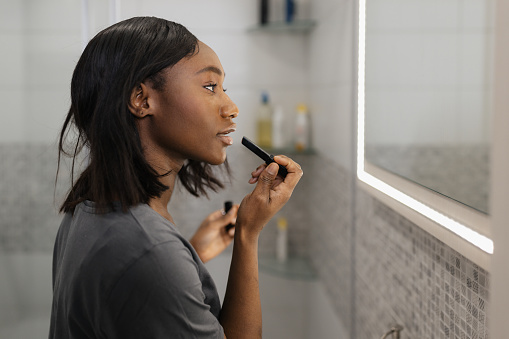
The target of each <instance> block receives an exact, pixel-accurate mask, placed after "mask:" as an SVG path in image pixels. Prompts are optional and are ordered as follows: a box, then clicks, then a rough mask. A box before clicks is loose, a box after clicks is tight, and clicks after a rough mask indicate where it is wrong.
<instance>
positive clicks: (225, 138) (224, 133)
mask: <svg viewBox="0 0 509 339" xmlns="http://www.w3.org/2000/svg"><path fill="white" fill-rule="evenodd" d="M235 131H236V129H235V127H232V128H229V129H227V130H225V131H222V132H220V133H218V134H217V137H218V138H219V139H220V140H221V141H222V142H223V143H224V144H226V145H233V138H232V137H230V136H229V135H228V134H230V133H233V132H235Z"/></svg>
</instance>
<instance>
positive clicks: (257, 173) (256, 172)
mask: <svg viewBox="0 0 509 339" xmlns="http://www.w3.org/2000/svg"><path fill="white" fill-rule="evenodd" d="M265 167H267V165H266V164H262V165H260V166H258V167H257V168H256V169H255V170H254V171H253V172H251V178H250V179H249V183H250V184H254V183H256V182H257V181H258V177H259V176H260V174H261V173H262V172H263V170H264V169H265Z"/></svg>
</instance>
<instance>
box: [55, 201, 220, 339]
mask: <svg viewBox="0 0 509 339" xmlns="http://www.w3.org/2000/svg"><path fill="white" fill-rule="evenodd" d="M220 310H221V305H220V301H219V297H218V294H217V290H216V287H215V285H214V282H213V280H212V278H211V276H210V274H209V273H208V271H207V269H206V268H205V266H204V265H203V263H202V262H201V260H200V258H199V257H198V255H197V253H196V251H195V250H194V249H193V247H192V246H191V244H190V243H189V242H188V241H187V240H186V239H184V238H183V237H182V235H181V234H180V233H179V232H178V230H177V229H176V228H175V227H174V225H172V224H171V223H170V222H169V221H168V220H166V219H164V218H163V217H161V216H160V215H159V214H158V213H156V212H155V211H154V210H153V209H151V208H150V207H149V206H148V205H145V204H141V205H138V206H135V207H131V208H130V209H129V210H128V211H127V212H126V213H124V212H122V211H121V209H120V206H119V205H116V206H115V208H114V209H112V210H111V211H109V212H107V213H105V214H98V213H97V211H96V209H95V208H94V204H93V203H92V202H89V201H86V202H84V203H81V204H80V205H78V206H77V207H76V210H75V212H74V215H71V214H66V215H65V217H64V219H63V220H62V224H61V225H60V229H59V231H58V235H57V239H56V242H55V249H54V253H53V307H52V312H51V326H50V334H49V338H50V339H54V338H59V339H63V338H66V339H78V338H80V339H81V338H108V339H113V338H119V339H129V338H136V339H139V338H186V339H187V338H224V334H223V328H222V327H221V325H220V323H219V321H218V317H219V312H220Z"/></svg>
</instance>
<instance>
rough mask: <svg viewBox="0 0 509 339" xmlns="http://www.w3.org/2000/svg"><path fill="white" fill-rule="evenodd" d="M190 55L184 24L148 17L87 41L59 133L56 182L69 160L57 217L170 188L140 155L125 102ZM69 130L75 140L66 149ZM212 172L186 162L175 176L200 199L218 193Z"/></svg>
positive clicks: (157, 84)
mask: <svg viewBox="0 0 509 339" xmlns="http://www.w3.org/2000/svg"><path fill="white" fill-rule="evenodd" d="M197 51H198V39H197V38H196V37H195V36H194V35H193V34H192V33H190V32H189V31H188V30H187V29H186V28H185V27H184V26H182V25H180V24H178V23H175V22H171V21H167V20H164V19H160V18H154V17H135V18H131V19H128V20H124V21H121V22H119V23H117V24H114V25H113V26H110V27H108V28H106V29H104V30H103V31H101V32H100V33H98V34H97V35H96V36H95V37H94V38H93V39H92V40H91V41H90V42H89V43H88V45H87V46H86V48H85V50H84V51H83V53H82V55H81V57H80V59H79V61H78V63H77V65H76V68H75V70H74V73H73V76H72V81H71V106H70V108H69V112H68V113H67V117H66V119H65V122H64V125H63V127H62V130H61V132H60V139H59V147H58V149H59V155H58V169H57V177H58V171H59V168H60V161H61V158H60V157H61V155H62V154H64V155H66V156H69V157H72V158H73V162H72V170H71V181H72V188H71V189H70V192H69V193H68V195H67V198H66V199H65V201H64V203H63V204H62V205H61V207H60V211H61V212H74V209H75V207H76V205H77V204H79V203H80V202H82V201H84V200H92V201H94V202H95V204H96V206H97V207H98V208H99V209H102V210H105V209H106V208H107V207H109V206H112V205H113V202H115V201H119V202H120V203H121V205H122V208H123V209H124V210H125V209H127V208H128V207H130V206H134V205H136V204H139V203H148V201H149V200H150V199H151V198H155V197H160V196H161V194H162V193H163V192H164V191H166V190H168V189H169V187H168V186H166V185H164V184H163V183H162V182H161V181H160V180H159V178H160V177H161V175H160V174H159V173H158V172H157V171H156V170H155V169H154V168H153V167H152V166H151V165H150V164H149V163H148V162H147V160H146V159H145V157H144V154H143V149H142V145H141V141H140V137H139V134H138V130H137V127H136V122H135V118H134V116H133V114H131V112H130V110H129V103H130V98H131V94H132V91H133V89H134V88H136V87H137V86H138V85H139V84H140V83H142V82H143V81H145V80H150V83H151V84H152V87H153V88H154V89H156V90H162V89H163V88H164V86H165V84H164V78H163V77H162V76H160V75H161V72H162V71H163V70H164V69H166V68H167V67H171V66H173V65H175V64H176V63H177V62H179V61H180V60H181V59H183V58H185V57H188V56H192V55H193V54H195V53H196V52H197ZM73 127H74V130H75V132H76V134H75V136H76V138H74V140H72V142H73V143H74V144H73V146H72V147H71V148H70V149H69V150H66V147H65V144H66V141H67V139H69V138H70V136H71V135H72V134H73ZM84 147H86V148H87V149H88V152H89V153H88V164H87V166H86V168H85V169H84V170H83V172H82V173H81V175H80V176H79V178H78V179H77V180H76V182H74V178H73V174H72V173H73V172H74V166H75V161H76V158H77V156H78V154H79V153H80V152H81V151H82V149H83V148H84ZM226 167H227V169H228V166H227V164H226ZM213 172H214V171H213V170H212V167H211V166H210V165H209V164H206V163H203V162H199V161H195V160H188V161H187V163H186V164H185V165H184V166H183V167H182V169H181V170H180V171H179V173H178V176H179V179H180V181H181V182H182V184H183V186H184V187H185V188H186V189H187V190H188V191H189V192H190V193H191V194H193V195H194V196H199V195H201V194H205V195H206V194H207V192H206V190H207V189H212V190H214V191H216V190H217V189H218V188H223V184H222V183H221V181H220V180H219V179H217V178H216V177H215V175H214V173H213ZM167 174H168V173H166V174H164V175H167Z"/></svg>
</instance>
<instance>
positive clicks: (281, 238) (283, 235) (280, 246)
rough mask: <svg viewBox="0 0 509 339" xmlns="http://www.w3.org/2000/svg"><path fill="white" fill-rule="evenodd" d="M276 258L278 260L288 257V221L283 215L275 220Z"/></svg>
mask: <svg viewBox="0 0 509 339" xmlns="http://www.w3.org/2000/svg"><path fill="white" fill-rule="evenodd" d="M276 259H277V260H278V261H279V262H285V261H286V260H287V259H288V221H287V220H286V218H283V217H281V218H278V220H277V237H276Z"/></svg>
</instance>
